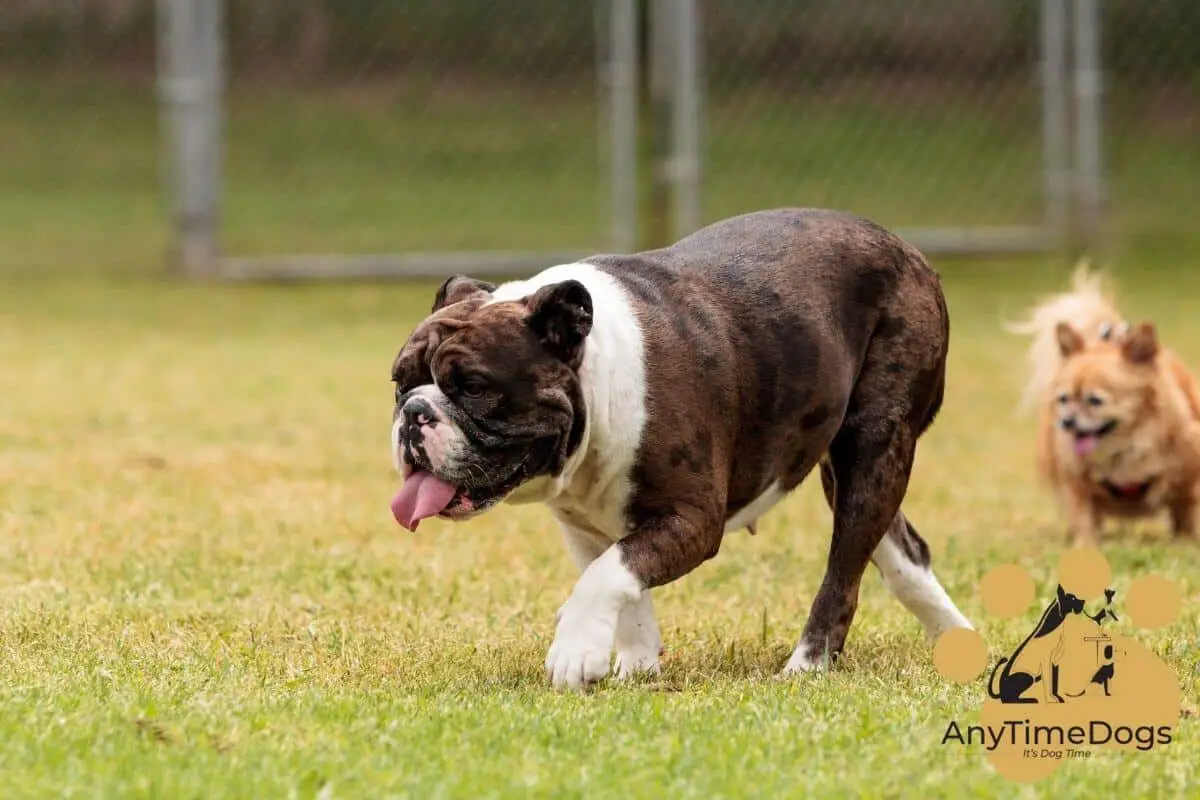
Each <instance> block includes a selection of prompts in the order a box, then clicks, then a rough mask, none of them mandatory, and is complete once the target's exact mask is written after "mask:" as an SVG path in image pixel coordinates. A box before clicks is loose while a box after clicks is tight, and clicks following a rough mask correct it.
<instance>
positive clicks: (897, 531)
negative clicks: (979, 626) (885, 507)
mask: <svg viewBox="0 0 1200 800" xmlns="http://www.w3.org/2000/svg"><path fill="white" fill-rule="evenodd" d="M821 487H822V488H823V489H824V490H825V500H826V501H827V502H828V503H829V508H830V509H831V510H832V509H833V507H834V499H833V498H834V496H835V494H836V491H837V488H836V480H835V478H834V476H833V467H832V466H831V465H830V464H829V461H828V460H822V461H821ZM930 560H931V559H930V556H929V546H928V545H926V544H925V540H924V539H922V538H921V536H920V534H918V533H917V530H916V528H914V527H913V526H912V523H910V522H909V521H908V520H907V519H906V518H905V516H904V512H903V511H897V512H896V516H895V517H894V518H893V519H892V524H891V525H889V526H888V530H887V533H886V534H885V535H884V537H883V539H882V540H880V542H879V546H878V547H876V548H875V552H874V553H872V554H871V563H873V564H874V565H875V568H876V569H878V570H879V575H880V577H882V578H883V583H884V585H885V586H886V587H887V588H888V591H890V592H891V593H892V594H893V595H894V596H895V598H896V599H897V600H899V601H900V602H901V603H903V604H904V607H905V608H907V609H908V610H909V611H911V612H912V613H913V614H914V615H915V616H916V617H917V619H918V620H920V622H921V624H922V625H923V626H924V627H925V632H926V633H927V634H929V636H930V638H935V639H936V638H937V637H938V636H939V635H940V634H941V633H942V632H943V631H946V630H948V629H950V628H970V627H971V623H970V622H969V621H968V620H967V618H966V617H964V616H963V615H962V613H961V612H960V611H959V610H958V607H957V606H956V605H954V601H953V600H951V599H950V596H949V595H947V594H946V590H945V589H943V588H942V584H941V583H940V582H939V581H938V579H937V576H936V575H934V574H933V569H932V568H931V566H930Z"/></svg>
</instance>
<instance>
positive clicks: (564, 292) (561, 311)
mask: <svg viewBox="0 0 1200 800" xmlns="http://www.w3.org/2000/svg"><path fill="white" fill-rule="evenodd" d="M529 327H530V329H531V330H533V332H534V333H535V334H537V337H538V338H539V339H541V340H542V345H543V346H544V347H545V348H546V349H547V350H549V351H550V352H551V353H553V354H554V355H555V356H556V357H558V358H559V359H561V360H563V361H565V362H566V363H567V364H568V365H570V366H571V367H572V368H578V367H579V364H580V361H581V360H582V356H583V340H584V339H586V338H587V335H588V334H589V333H591V331H592V295H591V294H590V293H589V292H588V290H587V288H586V287H585V286H584V285H583V284H582V283H580V282H579V281H563V282H562V283H554V284H551V285H550V286H543V287H542V288H541V289H538V290H537V291H536V292H534V293H533V296H532V297H530V298H529Z"/></svg>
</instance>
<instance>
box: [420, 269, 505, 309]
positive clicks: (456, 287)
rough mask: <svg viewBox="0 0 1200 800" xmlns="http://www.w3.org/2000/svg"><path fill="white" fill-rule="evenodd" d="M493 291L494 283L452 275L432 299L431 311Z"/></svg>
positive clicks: (494, 288)
mask: <svg viewBox="0 0 1200 800" xmlns="http://www.w3.org/2000/svg"><path fill="white" fill-rule="evenodd" d="M494 291H496V284H494V283H488V282H487V281H480V280H476V279H475V278H468V277H467V276H466V275H452V276H450V277H449V278H447V279H446V282H445V283H443V284H442V285H441V287H440V288H438V290H437V295H436V296H435V297H434V298H433V310H434V311H437V310H438V309H441V308H445V307H446V306H451V305H454V304H455V303H457V302H460V301H462V300H467V299H469V298H471V297H474V296H475V295H477V294H491V293H492V292H494Z"/></svg>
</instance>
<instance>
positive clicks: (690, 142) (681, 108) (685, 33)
mask: <svg viewBox="0 0 1200 800" xmlns="http://www.w3.org/2000/svg"><path fill="white" fill-rule="evenodd" d="M669 18H670V24H671V25H672V28H673V30H672V34H673V37H672V38H673V39H674V41H675V46H674V48H673V51H674V52H673V53H672V55H673V56H674V59H673V63H672V66H671V74H672V78H673V79H672V81H671V149H672V153H671V160H670V163H671V180H672V184H673V188H674V191H673V192H672V194H673V196H672V198H671V204H672V214H673V227H674V233H675V238H677V239H678V238H681V237H683V236H686V235H687V234H689V233H691V232H692V231H694V230H696V229H697V228H699V227H700V93H701V84H702V81H701V77H700V14H699V9H698V8H697V0H671V13H670V15H669Z"/></svg>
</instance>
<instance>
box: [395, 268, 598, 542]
mask: <svg viewBox="0 0 1200 800" xmlns="http://www.w3.org/2000/svg"><path fill="white" fill-rule="evenodd" d="M495 289H496V287H495V286H493V285H491V284H489V283H484V282H482V281H477V280H474V279H472V278H466V277H463V276H455V277H453V278H450V279H449V280H447V281H446V282H445V283H444V284H442V287H441V288H440V289H439V290H438V293H437V297H436V299H435V300H434V304H433V313H432V314H430V316H428V317H427V318H426V319H425V320H424V321H423V322H422V323H421V324H420V325H418V326H417V328H416V330H415V331H413V333H412V335H411V336H410V337H409V339H408V342H407V343H405V345H404V347H403V348H401V350H400V353H399V354H398V355H397V356H396V360H395V362H394V363H393V364H392V380H393V381H394V382H395V384H396V407H395V410H394V411H393V414H392V418H393V419H392V454H393V458H394V460H395V464H396V469H397V470H398V471H399V472H400V474H401V476H402V477H403V478H404V485H403V486H402V487H401V489H400V491H399V493H398V494H397V495H396V497H395V498H394V499H393V500H392V513H393V515H394V516H395V517H396V521H397V522H399V523H400V524H401V525H403V526H404V527H406V528H408V529H409V530H416V527H417V523H419V522H420V521H421V520H422V519H424V518H426V517H432V516H435V515H439V516H442V517H444V518H448V519H456V520H461V519H466V518H468V517H471V516H474V515H476V514H479V513H481V512H483V511H486V510H487V509H489V508H491V507H492V506H494V505H496V504H497V503H499V502H500V501H501V500H503V499H505V498H506V497H508V496H509V495H510V494H511V493H512V492H513V491H514V490H516V489H517V488H518V487H520V486H521V485H522V484H525V483H527V482H528V481H530V480H531V479H533V478H536V477H539V476H547V475H550V476H553V475H558V474H559V473H561V471H562V470H563V467H564V466H565V464H566V462H567V459H568V458H569V457H570V456H571V455H572V454H573V453H574V451H575V450H576V448H577V447H578V446H579V443H580V441H581V439H582V436H583V430H584V424H585V413H584V402H583V394H582V391H581V389H580V382H579V368H580V365H581V364H582V361H583V351H584V341H585V339H586V338H587V335H588V333H589V332H590V331H591V328H592V298H591V295H590V294H589V293H588V291H587V289H586V288H584V286H583V284H581V283H579V282H578V281H574V280H567V281H563V282H561V283H555V284H551V285H549V286H545V287H543V288H541V289H538V290H537V291H535V292H533V293H532V294H530V295H529V296H527V297H523V298H520V299H518V300H506V301H495V300H494V298H493V296H492V293H493V292H494V291H495Z"/></svg>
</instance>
